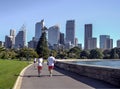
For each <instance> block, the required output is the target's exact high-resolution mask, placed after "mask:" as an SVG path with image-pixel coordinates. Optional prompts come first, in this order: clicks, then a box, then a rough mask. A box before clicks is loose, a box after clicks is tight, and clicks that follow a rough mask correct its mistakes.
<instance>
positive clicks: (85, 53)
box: [53, 47, 120, 59]
mask: <svg viewBox="0 0 120 89" xmlns="http://www.w3.org/2000/svg"><path fill="white" fill-rule="evenodd" d="M53 52H54V54H55V56H56V58H61V59H68V58H73V59H119V58H120V48H113V49H111V50H101V49H92V50H81V49H80V48H78V47H74V48H71V49H70V50H58V51H55V50H53Z"/></svg>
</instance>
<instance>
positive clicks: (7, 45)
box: [5, 36, 12, 48]
mask: <svg viewBox="0 0 120 89" xmlns="http://www.w3.org/2000/svg"><path fill="white" fill-rule="evenodd" d="M5 48H12V36H5Z"/></svg>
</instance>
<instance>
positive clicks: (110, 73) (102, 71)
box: [55, 61, 120, 86]
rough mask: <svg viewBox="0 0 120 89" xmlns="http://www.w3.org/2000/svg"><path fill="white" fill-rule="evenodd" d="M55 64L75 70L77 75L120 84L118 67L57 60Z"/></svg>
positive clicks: (65, 68)
mask: <svg viewBox="0 0 120 89" xmlns="http://www.w3.org/2000/svg"><path fill="white" fill-rule="evenodd" d="M55 66H57V67H59V68H62V69H64V70H68V71H71V72H75V73H77V74H79V75H83V76H88V77H91V78H95V79H99V80H103V81H106V82H108V83H110V84H113V85H116V86H120V69H115V68H108V67H99V66H90V65H77V64H71V63H69V62H68V63H67V62H61V61H57V62H56V63H55Z"/></svg>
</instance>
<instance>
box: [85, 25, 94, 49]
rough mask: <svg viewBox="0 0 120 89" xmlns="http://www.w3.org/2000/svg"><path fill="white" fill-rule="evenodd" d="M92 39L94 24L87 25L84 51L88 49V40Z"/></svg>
mask: <svg viewBox="0 0 120 89" xmlns="http://www.w3.org/2000/svg"><path fill="white" fill-rule="evenodd" d="M90 38H92V24H85V34H84V49H88V39H90Z"/></svg>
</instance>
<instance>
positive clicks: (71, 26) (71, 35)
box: [66, 20, 75, 45]
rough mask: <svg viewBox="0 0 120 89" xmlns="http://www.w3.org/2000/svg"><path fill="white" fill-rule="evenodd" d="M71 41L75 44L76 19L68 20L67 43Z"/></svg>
mask: <svg viewBox="0 0 120 89" xmlns="http://www.w3.org/2000/svg"><path fill="white" fill-rule="evenodd" d="M69 42H71V44H73V45H75V20H68V21H67V22H66V43H69Z"/></svg>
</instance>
